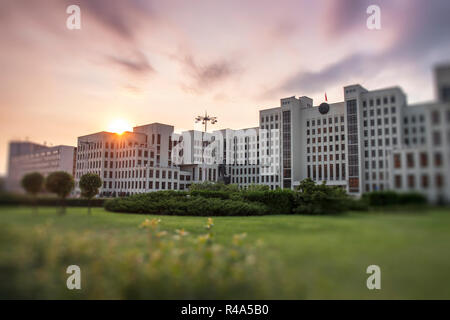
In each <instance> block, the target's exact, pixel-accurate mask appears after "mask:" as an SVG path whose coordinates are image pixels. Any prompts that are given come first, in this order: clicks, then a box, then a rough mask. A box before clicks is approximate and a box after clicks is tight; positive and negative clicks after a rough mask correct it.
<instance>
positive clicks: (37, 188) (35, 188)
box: [21, 172, 44, 213]
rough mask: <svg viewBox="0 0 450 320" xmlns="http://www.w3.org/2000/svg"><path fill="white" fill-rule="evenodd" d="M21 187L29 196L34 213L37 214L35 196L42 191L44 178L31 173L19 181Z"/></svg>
mask: <svg viewBox="0 0 450 320" xmlns="http://www.w3.org/2000/svg"><path fill="white" fill-rule="evenodd" d="M21 184H22V187H23V188H24V189H25V191H26V192H27V193H28V194H30V195H31V197H32V201H33V206H34V212H36V213H37V203H36V195H37V194H38V193H39V192H41V191H42V188H43V186H44V176H43V175H42V174H40V173H39V172H32V173H28V174H26V175H24V176H23V177H22V181H21Z"/></svg>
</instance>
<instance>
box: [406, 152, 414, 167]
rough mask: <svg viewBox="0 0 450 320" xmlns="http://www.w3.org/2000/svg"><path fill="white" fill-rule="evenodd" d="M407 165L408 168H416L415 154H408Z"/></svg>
mask: <svg viewBox="0 0 450 320" xmlns="http://www.w3.org/2000/svg"><path fill="white" fill-rule="evenodd" d="M406 165H407V167H408V168H414V154H413V153H407V154H406Z"/></svg>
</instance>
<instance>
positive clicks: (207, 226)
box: [205, 218, 214, 229]
mask: <svg viewBox="0 0 450 320" xmlns="http://www.w3.org/2000/svg"><path fill="white" fill-rule="evenodd" d="M213 226H214V221H213V219H212V218H208V222H207V223H206V226H205V228H206V229H211V228H212V227H213Z"/></svg>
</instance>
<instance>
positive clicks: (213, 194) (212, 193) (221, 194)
mask: <svg viewBox="0 0 450 320" xmlns="http://www.w3.org/2000/svg"><path fill="white" fill-rule="evenodd" d="M189 194H190V195H192V196H195V197H203V198H218V199H222V200H225V199H230V198H231V196H232V194H233V193H232V192H230V191H223V190H192V191H190V192H189Z"/></svg>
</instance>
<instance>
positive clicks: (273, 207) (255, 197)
mask: <svg viewBox="0 0 450 320" xmlns="http://www.w3.org/2000/svg"><path fill="white" fill-rule="evenodd" d="M242 198H243V199H244V200H246V201H250V202H256V203H260V204H264V205H266V206H267V210H268V213H271V214H290V213H292V209H293V204H294V192H293V191H292V190H289V189H284V190H282V189H277V190H266V191H248V190H247V191H243V192H242Z"/></svg>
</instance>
